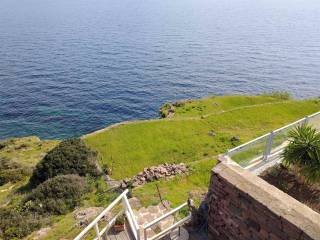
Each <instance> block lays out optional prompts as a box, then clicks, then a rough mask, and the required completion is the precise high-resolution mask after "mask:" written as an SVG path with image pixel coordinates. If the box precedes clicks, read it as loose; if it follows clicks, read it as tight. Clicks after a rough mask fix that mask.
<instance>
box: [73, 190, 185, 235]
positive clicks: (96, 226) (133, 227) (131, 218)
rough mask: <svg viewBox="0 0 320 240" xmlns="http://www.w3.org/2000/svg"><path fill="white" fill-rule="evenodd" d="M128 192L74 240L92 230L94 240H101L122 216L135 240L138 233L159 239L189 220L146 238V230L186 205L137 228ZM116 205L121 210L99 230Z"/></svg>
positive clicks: (118, 198) (121, 195) (181, 221)
mask: <svg viewBox="0 0 320 240" xmlns="http://www.w3.org/2000/svg"><path fill="white" fill-rule="evenodd" d="M127 193H128V190H125V191H124V192H123V193H121V194H120V195H119V196H118V197H117V198H116V199H115V200H114V201H113V202H112V203H111V204H110V205H109V206H108V207H107V208H106V209H104V210H103V211H102V212H101V213H100V214H99V215H98V216H97V217H96V218H95V219H94V220H93V221H92V222H91V223H90V224H89V225H88V226H87V227H86V228H85V229H84V230H83V231H82V232H81V233H80V234H79V235H78V236H76V237H75V238H74V240H81V239H83V238H84V237H85V236H86V235H87V234H88V233H89V232H90V231H91V230H92V229H94V231H95V237H94V238H93V239H94V240H102V239H104V238H103V235H104V234H106V233H107V232H108V230H109V229H110V228H111V227H112V226H113V225H114V224H115V222H116V220H117V218H118V217H120V216H121V215H122V214H125V216H126V218H127V220H128V223H129V226H130V230H131V232H132V233H133V236H134V238H135V240H142V238H141V235H140V233H141V232H143V233H144V240H157V239H161V238H162V237H164V236H166V235H167V234H169V233H170V232H171V231H173V230H175V229H176V228H179V230H180V227H181V225H183V224H184V223H186V222H187V221H189V220H190V219H191V214H189V215H188V216H187V217H185V218H183V219H181V220H179V221H178V222H176V223H174V224H172V225H171V226H170V227H168V228H166V229H164V230H163V231H161V232H160V233H157V234H156V235H154V236H152V237H150V238H148V237H147V229H149V228H151V227H153V226H154V225H156V224H158V223H159V222H161V221H162V220H164V219H166V218H167V217H169V216H171V215H174V214H175V213H177V212H178V211H179V210H180V209H182V208H184V207H186V206H187V205H188V203H187V202H186V203H184V204H182V205H180V206H179V207H177V208H175V209H173V210H171V211H170V212H168V213H166V214H164V215H162V216H160V217H159V218H157V219H155V220H153V221H152V222H150V223H148V224H145V225H144V226H142V227H139V225H138V222H137V219H136V217H135V215H134V213H133V211H132V208H131V206H130V203H129V201H128V198H127ZM118 204H122V206H123V209H122V210H121V211H119V212H118V213H117V214H116V215H115V216H114V217H113V218H112V219H110V220H109V221H108V222H106V224H105V226H104V227H103V228H102V229H101V230H100V229H99V222H100V220H102V219H103V218H104V217H105V216H106V215H107V214H108V213H110V212H111V210H112V209H113V208H114V207H115V206H117V205H118ZM140 229H141V230H142V231H140ZM179 232H180V231H179Z"/></svg>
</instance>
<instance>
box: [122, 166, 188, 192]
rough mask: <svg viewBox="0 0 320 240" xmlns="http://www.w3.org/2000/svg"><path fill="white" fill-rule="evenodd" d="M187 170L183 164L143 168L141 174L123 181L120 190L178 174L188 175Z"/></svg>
mask: <svg viewBox="0 0 320 240" xmlns="http://www.w3.org/2000/svg"><path fill="white" fill-rule="evenodd" d="M188 171H189V169H188V167H187V166H186V165H185V164H184V163H180V164H168V163H165V164H162V165H159V166H155V167H148V168H144V169H143V171H142V172H140V173H139V174H138V175H136V176H134V177H133V178H132V179H124V180H123V181H122V183H121V188H123V189H125V188H127V187H128V186H129V185H131V186H132V187H137V186H139V185H143V184H145V183H147V182H152V181H156V180H159V179H160V178H170V177H174V176H176V175H180V174H186V173H188Z"/></svg>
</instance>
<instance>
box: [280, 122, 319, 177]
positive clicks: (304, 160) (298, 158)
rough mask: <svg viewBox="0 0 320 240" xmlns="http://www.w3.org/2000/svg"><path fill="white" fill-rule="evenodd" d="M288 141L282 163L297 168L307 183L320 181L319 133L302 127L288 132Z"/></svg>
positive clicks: (310, 128) (304, 126)
mask: <svg viewBox="0 0 320 240" xmlns="http://www.w3.org/2000/svg"><path fill="white" fill-rule="evenodd" d="M289 139H290V140H289V141H290V143H289V145H288V146H287V147H286V148H285V150H284V152H283V159H284V161H283V163H284V164H285V165H287V166H294V167H296V168H298V169H299V172H300V174H301V175H303V176H304V177H305V178H306V180H308V181H311V182H315V181H320V133H317V130H316V129H314V128H312V127H310V126H307V125H302V126H298V127H296V128H295V129H294V130H292V131H290V132H289Z"/></svg>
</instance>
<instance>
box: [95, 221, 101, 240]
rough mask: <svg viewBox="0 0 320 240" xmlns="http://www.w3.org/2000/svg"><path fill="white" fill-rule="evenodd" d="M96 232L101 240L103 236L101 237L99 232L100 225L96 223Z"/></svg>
mask: <svg viewBox="0 0 320 240" xmlns="http://www.w3.org/2000/svg"><path fill="white" fill-rule="evenodd" d="M94 230H95V231H96V234H97V237H98V240H101V236H100V231H99V226H98V223H96V224H95V225H94Z"/></svg>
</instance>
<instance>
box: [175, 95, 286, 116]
mask: <svg viewBox="0 0 320 240" xmlns="http://www.w3.org/2000/svg"><path fill="white" fill-rule="evenodd" d="M279 101H281V100H280V99H278V98H273V97H269V96H223V97H216V96H211V97H207V98H202V99H198V100H187V101H186V102H185V104H183V105H182V106H181V107H177V108H176V109H175V115H174V118H179V117H201V116H206V115H211V114H217V113H221V112H223V111H228V110H231V109H236V108H241V107H245V106H250V105H256V104H265V103H274V102H279Z"/></svg>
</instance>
